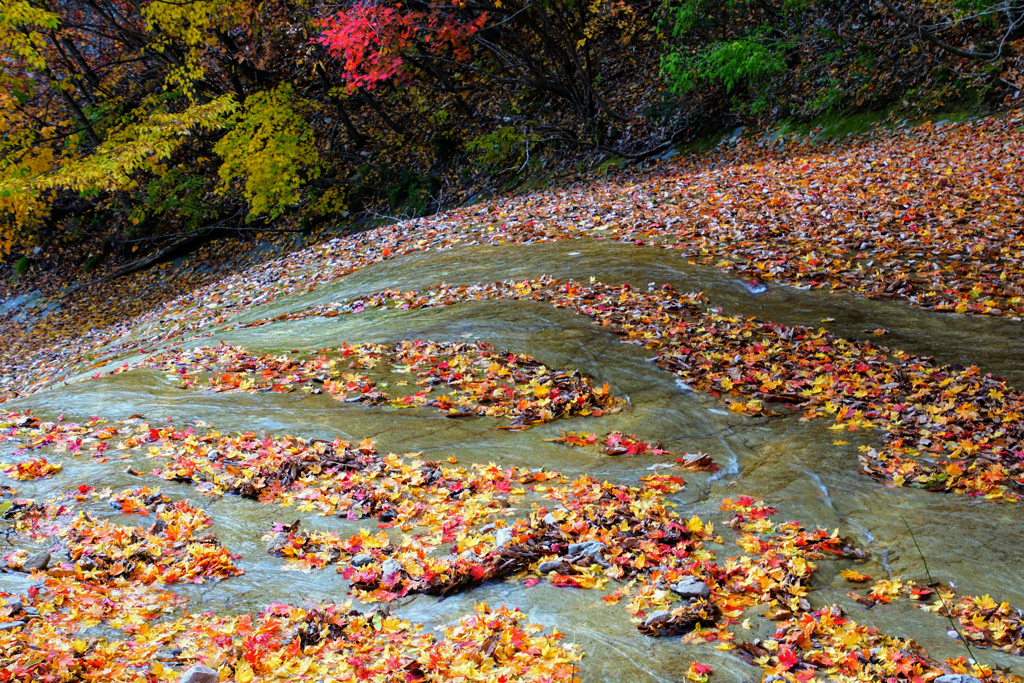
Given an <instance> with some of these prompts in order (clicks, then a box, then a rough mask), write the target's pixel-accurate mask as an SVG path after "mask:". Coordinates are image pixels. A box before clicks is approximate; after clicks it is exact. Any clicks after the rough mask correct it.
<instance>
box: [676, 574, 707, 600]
mask: <svg viewBox="0 0 1024 683" xmlns="http://www.w3.org/2000/svg"><path fill="white" fill-rule="evenodd" d="M669 590H671V591H672V592H673V593H675V594H676V595H678V596H679V597H681V598H683V599H684V600H688V599H690V598H704V599H705V600H706V599H708V598H710V597H711V589H710V588H708V585H707V584H706V583H704V582H703V581H698V580H697V579H695V578H693V577H692V576H688V577H686V578H685V579H683V580H682V581H679V582H677V583H675V584H673V585H671V586H670V587H669Z"/></svg>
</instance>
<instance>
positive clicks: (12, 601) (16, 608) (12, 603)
mask: <svg viewBox="0 0 1024 683" xmlns="http://www.w3.org/2000/svg"><path fill="white" fill-rule="evenodd" d="M4 606H5V607H10V608H11V614H17V613H18V612H20V611H21V609H22V607H24V605H22V603H21V598H19V597H16V596H14V595H9V596H7V597H6V598H4Z"/></svg>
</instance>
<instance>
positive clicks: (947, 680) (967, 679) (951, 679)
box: [932, 674, 981, 683]
mask: <svg viewBox="0 0 1024 683" xmlns="http://www.w3.org/2000/svg"><path fill="white" fill-rule="evenodd" d="M932 683H981V681H980V680H978V679H977V678H975V677H974V676H969V675H967V674H943V675H942V676H939V677H938V678H936V679H933V680H932Z"/></svg>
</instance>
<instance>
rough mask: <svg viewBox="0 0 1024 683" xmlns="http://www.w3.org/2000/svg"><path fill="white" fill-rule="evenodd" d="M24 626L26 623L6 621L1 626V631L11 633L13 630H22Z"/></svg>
mask: <svg viewBox="0 0 1024 683" xmlns="http://www.w3.org/2000/svg"><path fill="white" fill-rule="evenodd" d="M24 625H25V622H24V621H5V622H4V623H2V624H0V631H10V630H11V629H15V628H21V627H22V626H24Z"/></svg>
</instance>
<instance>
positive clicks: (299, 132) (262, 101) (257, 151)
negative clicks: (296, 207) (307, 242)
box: [214, 83, 320, 220]
mask: <svg viewBox="0 0 1024 683" xmlns="http://www.w3.org/2000/svg"><path fill="white" fill-rule="evenodd" d="M307 108H308V105H307V104H305V103H304V102H302V101H301V100H300V99H299V98H297V97H296V96H295V91H294V90H293V89H292V86H291V85H289V84H287V83H286V84H283V85H280V86H278V87H277V88H275V89H273V90H266V91H263V92H260V93H256V94H254V95H251V96H249V97H248V98H247V99H246V101H245V106H244V107H243V108H242V109H240V110H239V112H238V113H237V114H236V117H235V125H234V128H232V130H231V131H229V132H228V134H227V135H225V136H224V137H223V138H222V139H221V140H220V142H218V143H217V145H216V147H214V151H215V152H216V153H217V154H219V155H220V156H221V158H223V160H224V163H223V164H222V165H221V167H220V177H221V180H222V181H223V183H222V185H221V191H226V190H227V189H228V188H229V186H230V184H231V183H232V181H234V180H235V179H244V181H245V185H244V189H243V193H244V195H245V198H246V200H247V201H248V202H249V209H250V210H249V219H250V220H251V219H252V218H255V217H256V216H259V215H264V214H265V215H267V216H269V217H270V218H276V217H278V216H280V215H281V214H282V213H283V212H284V211H285V210H286V209H287V208H288V207H289V206H291V205H293V204H295V203H296V202H298V201H299V198H300V194H299V190H300V189H301V188H302V187H303V186H304V185H305V184H306V183H307V182H308V181H309V180H311V179H314V178H317V177H319V175H320V169H319V161H320V158H319V155H318V154H317V151H316V147H315V146H314V136H313V131H312V130H310V128H309V126H308V125H306V121H305V120H304V119H303V117H302V114H301V112H302V110H304V109H307Z"/></svg>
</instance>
